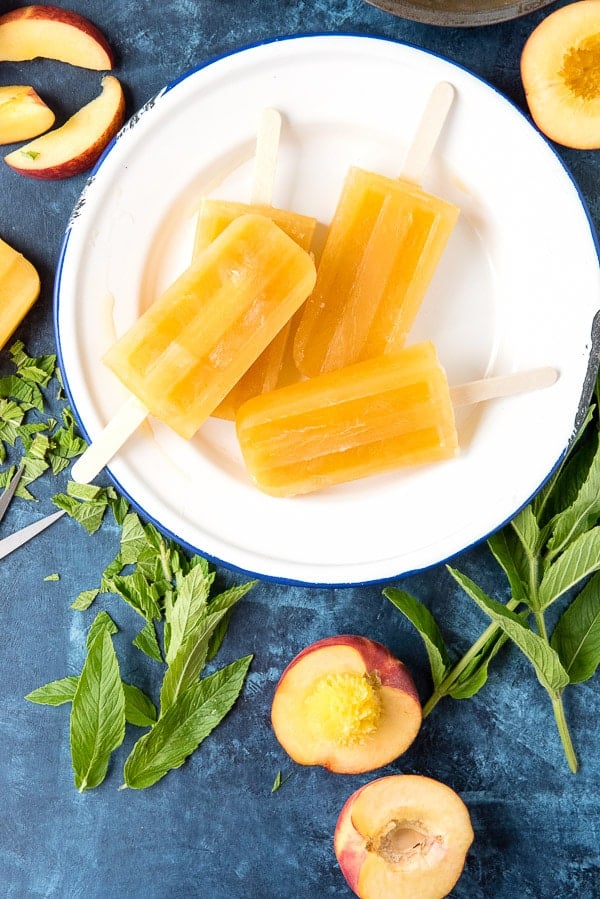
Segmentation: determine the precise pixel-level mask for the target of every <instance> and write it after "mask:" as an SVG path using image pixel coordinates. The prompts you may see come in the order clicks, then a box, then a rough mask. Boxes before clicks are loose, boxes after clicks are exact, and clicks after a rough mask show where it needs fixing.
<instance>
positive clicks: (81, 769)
mask: <svg viewBox="0 0 600 899" xmlns="http://www.w3.org/2000/svg"><path fill="white" fill-rule="evenodd" d="M124 736H125V695H124V692H123V684H122V682H121V677H120V675H119V663H118V661H117V656H116V654H115V650H114V648H113V644H112V639H111V636H110V634H109V632H108V630H107V629H106V627H103V628H101V629H100V630H99V631H98V632H97V634H96V637H95V638H94V640H93V642H92V644H91V646H90V648H89V651H88V654H87V657H86V660H85V663H84V666H83V670H82V672H81V675H80V677H79V683H78V684H77V690H76V691H75V695H74V697H73V704H72V707H71V723H70V742H71V761H72V764H73V771H74V773H75V786H76V787H77V789H78V790H79V792H80V793H83V792H84V790H89V789H93V788H94V787H97V786H98V785H99V784H100V783H102V781H103V780H104V778H105V777H106V772H107V771H108V763H109V760H110V756H111V754H112V752H113V750H114V749H116V748H117V747H118V746H120V745H121V743H122V742H123V738H124Z"/></svg>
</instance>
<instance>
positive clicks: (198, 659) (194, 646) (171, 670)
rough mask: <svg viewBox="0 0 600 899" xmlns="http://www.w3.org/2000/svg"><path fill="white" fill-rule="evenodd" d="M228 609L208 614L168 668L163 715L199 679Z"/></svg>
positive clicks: (164, 679) (161, 701)
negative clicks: (210, 640) (209, 648)
mask: <svg viewBox="0 0 600 899" xmlns="http://www.w3.org/2000/svg"><path fill="white" fill-rule="evenodd" d="M225 613H226V610H225V609H223V610H221V611H220V612H213V613H212V614H209V615H206V616H205V617H204V618H203V619H202V621H201V622H200V624H199V625H198V627H197V628H196V630H195V631H194V632H193V633H192V634H191V635H190V636H189V637H188V639H187V640H186V641H185V643H183V644H182V645H181V646H180V647H179V650H178V651H177V655H176V656H175V658H174V659H173V661H172V662H171V664H170V665H169V667H168V668H167V671H166V673H165V676H164V678H163V682H162V687H161V691H160V710H161V715H164V713H165V712H166V711H167V709H168V708H169V707H170V706H172V705H173V704H174V703H175V702H176V701H177V699H178V697H179V696H181V695H182V694H184V693H185V692H186V691H187V690H189V689H190V687H192V686H193V684H194V683H195V682H196V681H197V680H198V678H199V677H200V674H201V673H202V670H203V669H204V666H205V665H206V660H207V655H208V641H209V638H210V635H211V634H212V632H213V630H214V629H215V627H216V626H217V624H218V623H219V621H220V620H221V619H222V618H223V616H224V615H225Z"/></svg>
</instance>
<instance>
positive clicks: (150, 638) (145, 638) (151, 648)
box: [133, 621, 163, 662]
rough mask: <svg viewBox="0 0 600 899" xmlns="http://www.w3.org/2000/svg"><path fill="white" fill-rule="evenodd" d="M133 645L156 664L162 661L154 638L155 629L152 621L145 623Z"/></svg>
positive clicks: (156, 639) (155, 637)
mask: <svg viewBox="0 0 600 899" xmlns="http://www.w3.org/2000/svg"><path fill="white" fill-rule="evenodd" d="M133 645H134V646H135V647H137V649H140V650H141V651H142V652H143V653H145V654H146V655H147V656H149V657H150V658H151V659H154V660H155V661H157V662H162V661H163V656H162V652H161V651H160V646H159V644H158V638H157V636H156V627H155V626H154V622H153V621H147V622H146V624H145V625H144V627H143V628H142V629H141V631H140V632H139V634H138V635H137V637H136V638H135V639H134V640H133Z"/></svg>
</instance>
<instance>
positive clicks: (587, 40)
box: [521, 0, 600, 150]
mask: <svg viewBox="0 0 600 899" xmlns="http://www.w3.org/2000/svg"><path fill="white" fill-rule="evenodd" d="M599 71H600V0H579V2H577V3H571V4H569V5H567V6H563V7H561V9H557V10H556V11H555V12H553V13H551V14H550V15H549V16H547V17H546V18H545V19H542V21H541V23H540V24H539V25H538V26H537V28H535V30H534V31H533V32H532V33H531V35H530V36H529V38H528V39H527V42H526V43H525V46H524V47H523V51H522V54H521V79H522V81H523V87H524V89H525V96H526V99H527V104H528V106H529V111H530V113H531V116H532V118H533V120H534V122H535V123H536V125H537V126H538V128H539V129H540V131H542V132H543V133H544V134H545V135H546V136H547V137H549V138H550V139H551V140H553V141H556V143H558V144H563V145H564V146H566V147H574V148H575V149H580V150H590V149H595V148H598V147H600V80H599V78H598V72H599Z"/></svg>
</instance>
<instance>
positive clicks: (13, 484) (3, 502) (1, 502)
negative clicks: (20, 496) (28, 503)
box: [0, 463, 25, 521]
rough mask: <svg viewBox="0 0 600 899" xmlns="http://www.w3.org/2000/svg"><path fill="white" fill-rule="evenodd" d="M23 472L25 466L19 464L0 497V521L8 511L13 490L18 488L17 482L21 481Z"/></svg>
mask: <svg viewBox="0 0 600 899" xmlns="http://www.w3.org/2000/svg"><path fill="white" fill-rule="evenodd" d="M24 471H25V465H24V464H23V463H21V465H19V467H18V468H17V470H16V472H15V473H14V475H13V476H12V478H11V481H10V483H9V485H8V487H7V488H6V490H5V491H4V493H3V494H2V496H1V497H0V521H2V519H3V518H4V513H5V512H6V510H7V509H8V507H9V505H10V501H11V499H12V498H13V496H14V495H15V490H16V489H17V487H18V486H19V481H20V480H21V475H22V474H23V472H24Z"/></svg>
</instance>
